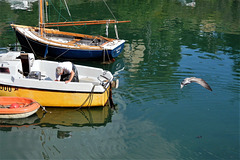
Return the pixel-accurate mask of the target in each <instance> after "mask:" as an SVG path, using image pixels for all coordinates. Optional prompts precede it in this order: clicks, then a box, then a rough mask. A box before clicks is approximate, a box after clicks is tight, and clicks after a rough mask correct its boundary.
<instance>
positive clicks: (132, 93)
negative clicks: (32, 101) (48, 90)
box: [0, 0, 240, 160]
mask: <svg viewBox="0 0 240 160" xmlns="http://www.w3.org/2000/svg"><path fill="white" fill-rule="evenodd" d="M28 2H29V3H25V6H24V4H23V6H22V8H21V7H19V4H18V5H17V6H18V7H16V3H15V2H13V1H10V0H0V37H1V38H0V47H8V48H9V49H14V48H15V45H16V42H17V41H16V36H15V33H14V31H13V30H12V28H11V27H10V24H11V23H15V24H21V25H29V26H38V2H37V1H34V0H32V1H30V0H29V1H28ZM66 2H67V4H68V8H69V11H70V13H71V16H69V14H68V11H67V10H66V6H65V3H64V1H63V0H62V1H60V2H58V1H56V0H51V1H49V3H48V4H49V10H48V16H49V19H48V20H49V21H65V20H66V19H68V20H75V21H78V20H95V19H114V18H116V19H117V20H131V23H122V24H118V25H117V28H118V35H119V38H120V39H125V40H126V43H125V47H124V50H123V52H122V53H121V55H120V56H119V57H117V58H115V62H114V63H111V64H102V63H101V62H99V61H75V62H74V63H77V64H83V65H88V66H94V67H99V68H103V69H106V70H110V71H111V72H112V74H113V75H114V76H115V78H116V79H118V80H119V82H120V83H119V87H118V88H117V89H114V90H113V101H114V103H115V104H116V108H115V109H112V108H110V107H109V106H105V107H97V108H81V109H78V110H76V109H74V108H46V109H47V111H48V112H47V113H44V111H42V110H41V109H40V110H38V112H37V114H34V115H33V116H31V117H28V118H25V119H19V120H3V119H0V159H1V160H4V159H47V160H48V159H164V160H165V159H166V160H174V159H178V160H179V159H184V160H186V159H192V160H214V159H216V160H225V159H228V160H238V159H240V153H239V151H240V146H239V144H240V139H239V137H240V128H239V126H240V124H239V122H240V119H239V114H240V104H239V103H240V1H239V0H225V1H219V0H195V1H194V0H171V1H169V0H151V1H150V0H148V1H137V0H128V1H116V0H108V1H98V0H91V1H88V0H72V1H66ZM104 2H106V3H104ZM106 4H107V5H106ZM27 5H28V6H27ZM53 6H55V8H54V7H53ZM24 7H25V8H24ZM109 9H110V11H109ZM59 14H60V15H59ZM59 29H60V30H64V31H69V32H76V33H84V34H91V35H102V36H106V25H93V26H75V27H65V28H63V27H62V28H59ZM108 34H109V37H112V38H115V31H114V26H113V25H110V26H109V31H108ZM187 77H198V78H202V79H204V80H205V81H206V82H207V83H208V84H209V85H210V87H211V88H212V90H213V91H209V90H207V89H205V88H203V87H202V86H201V85H199V84H197V83H191V84H188V85H187V86H185V87H183V88H182V89H180V83H181V81H183V80H184V79H185V78H187Z"/></svg>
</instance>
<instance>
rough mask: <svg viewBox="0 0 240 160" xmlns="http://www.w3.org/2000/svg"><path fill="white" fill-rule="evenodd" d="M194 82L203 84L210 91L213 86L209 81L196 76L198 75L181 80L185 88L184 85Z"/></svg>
mask: <svg viewBox="0 0 240 160" xmlns="http://www.w3.org/2000/svg"><path fill="white" fill-rule="evenodd" d="M192 82H196V83H198V84H200V85H201V86H203V87H204V88H206V89H208V90H209V91H212V89H211V87H210V86H209V85H208V84H207V82H205V81H204V80H203V79H201V78H196V77H190V78H185V79H184V80H183V81H182V82H181V88H183V87H184V86H186V85H187V84H189V83H192Z"/></svg>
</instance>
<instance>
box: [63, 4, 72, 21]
mask: <svg viewBox="0 0 240 160" xmlns="http://www.w3.org/2000/svg"><path fill="white" fill-rule="evenodd" d="M64 3H65V6H66V8H67V11H68V14H69V16H70V17H71V13H70V11H69V9H68V6H67V2H66V0H64Z"/></svg>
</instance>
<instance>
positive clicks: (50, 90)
mask: <svg viewBox="0 0 240 160" xmlns="http://www.w3.org/2000/svg"><path fill="white" fill-rule="evenodd" d="M63 83H64V82H63ZM1 85H2V86H4V87H12V88H15V89H29V90H40V91H46V92H62V93H94V94H103V93H105V92H106V90H107V89H108V88H109V87H110V85H108V87H107V88H105V90H104V91H103V92H94V91H93V92H91V91H89V92H88V91H76V90H75V91H74V90H57V89H56V90H55V89H44V88H34V87H23V86H19V85H11V84H8V83H5V84H3V83H1V82H0V86H1ZM93 86H94V85H93ZM99 86H100V85H99ZM102 87H103V86H102Z"/></svg>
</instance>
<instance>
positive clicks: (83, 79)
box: [0, 53, 113, 107]
mask: <svg viewBox="0 0 240 160" xmlns="http://www.w3.org/2000/svg"><path fill="white" fill-rule="evenodd" d="M58 63H59V62H54V61H47V60H35V57H34V55H33V54H32V53H28V54H27V53H20V58H16V59H14V60H9V61H0V96H14V97H27V98H31V99H34V100H36V101H37V102H39V103H40V104H41V105H42V106H47V107H94V106H105V104H106V103H107V101H108V99H109V98H110V99H111V83H112V82H113V75H112V74H111V72H109V71H106V70H103V69H100V68H95V67H88V66H82V65H75V66H76V69H77V70H78V78H79V81H80V82H69V83H67V84H65V82H62V81H55V71H56V67H57V66H58Z"/></svg>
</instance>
